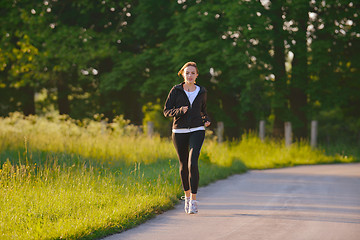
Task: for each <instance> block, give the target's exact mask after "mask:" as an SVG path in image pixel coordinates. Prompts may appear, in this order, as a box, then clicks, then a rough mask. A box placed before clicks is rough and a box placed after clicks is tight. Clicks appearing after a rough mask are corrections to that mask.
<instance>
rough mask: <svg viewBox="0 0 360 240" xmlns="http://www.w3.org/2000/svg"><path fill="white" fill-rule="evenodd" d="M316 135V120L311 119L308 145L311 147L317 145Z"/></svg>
mask: <svg viewBox="0 0 360 240" xmlns="http://www.w3.org/2000/svg"><path fill="white" fill-rule="evenodd" d="M317 135H318V121H316V120H312V121H311V140H310V145H311V147H313V148H315V147H316V145H317Z"/></svg>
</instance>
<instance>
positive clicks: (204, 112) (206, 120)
mask: <svg viewBox="0 0 360 240" xmlns="http://www.w3.org/2000/svg"><path fill="white" fill-rule="evenodd" d="M206 100H207V92H205V93H204V99H203V102H202V104H201V115H202V119H203V122H204V123H205V127H208V126H209V125H210V123H211V121H210V118H209V115H208V114H207V110H206Z"/></svg>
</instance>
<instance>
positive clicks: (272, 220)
mask: <svg viewBox="0 0 360 240" xmlns="http://www.w3.org/2000/svg"><path fill="white" fill-rule="evenodd" d="M198 200H199V201H200V204H199V213H198V214H196V215H187V214H185V212H184V210H183V202H181V203H180V204H178V205H177V206H176V207H175V209H173V210H170V211H167V212H165V213H163V214H161V215H159V216H156V217H155V218H153V219H151V220H149V221H147V222H146V223H144V224H142V225H140V226H138V227H136V228H133V229H130V230H128V231H125V232H122V233H119V234H115V235H112V236H109V237H107V238H105V239H106V240H120V239H121V240H123V239H124V240H134V239H137V240H152V239H156V240H177V239H180V240H193V239H196V240H211V239H226V240H227V239H231V240H233V239H234V240H235V239H236V240H241V239H247V240H256V239H266V240H275V239H276V240H280V239H281V240H300V239H301V240H303V239H304V240H312V239H314V240H315V239H316V240H331V239H334V240H335V239H336V240H337V239H341V240H360V164H337V165H317V166H299V167H293V168H284V169H271V170H263V171H250V172H248V173H246V174H242V175H234V176H232V177H229V178H228V179H225V180H220V181H218V182H215V183H213V184H211V185H208V186H206V187H204V188H200V189H199V191H198Z"/></svg>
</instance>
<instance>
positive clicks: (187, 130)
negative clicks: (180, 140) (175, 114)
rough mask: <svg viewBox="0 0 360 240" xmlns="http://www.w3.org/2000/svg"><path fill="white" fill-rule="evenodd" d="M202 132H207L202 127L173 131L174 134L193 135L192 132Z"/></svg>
mask: <svg viewBox="0 0 360 240" xmlns="http://www.w3.org/2000/svg"><path fill="white" fill-rule="evenodd" d="M200 130H204V131H205V127H204V126H201V127H196V128H177V129H173V130H172V132H173V133H191V132H195V131H200Z"/></svg>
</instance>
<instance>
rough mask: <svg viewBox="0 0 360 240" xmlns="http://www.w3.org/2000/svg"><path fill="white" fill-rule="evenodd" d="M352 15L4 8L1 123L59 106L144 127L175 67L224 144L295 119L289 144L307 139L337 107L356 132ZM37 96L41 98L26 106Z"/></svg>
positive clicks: (173, 5)
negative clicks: (192, 68) (190, 66)
mask: <svg viewBox="0 0 360 240" xmlns="http://www.w3.org/2000/svg"><path fill="white" fill-rule="evenodd" d="M359 7H360V6H359V3H357V2H355V3H354V2H353V1H350V0H329V1H326V2H323V1H309V0H299V1H292V0H291V1H275V0H272V1H228V0H221V1H213V0H211V1H167V0H156V1H155V0H151V1H131V0H130V1H126V2H125V1H115V0H109V1H89V0H79V1H46V2H41V1H40V2H36V3H34V2H33V1H29V0H22V1H15V2H13V1H8V2H6V1H4V2H3V3H1V10H0V11H1V12H0V13H1V14H0V19H1V20H2V21H1V22H2V23H3V24H1V26H0V36H1V37H0V99H1V103H0V114H1V115H2V116H6V115H7V114H9V113H10V112H14V111H23V112H24V113H25V114H35V113H43V112H44V111H46V110H47V109H53V108H55V109H57V110H58V111H59V112H60V113H64V114H68V115H70V116H72V117H73V118H77V119H83V118H89V117H91V116H93V115H94V114H96V113H103V114H104V115H105V116H106V118H108V119H109V121H111V120H112V119H113V118H114V117H115V116H118V115H124V117H125V118H127V119H130V120H131V121H132V123H134V124H137V125H141V123H142V122H143V121H144V119H143V117H144V114H143V111H142V109H143V107H144V106H145V105H146V104H147V103H148V102H153V103H154V102H156V101H157V99H160V102H161V101H164V100H165V98H166V95H167V94H168V91H169V89H170V88H171V87H172V86H173V85H174V84H176V83H179V82H181V81H182V79H181V78H178V77H177V76H176V73H177V71H178V70H179V68H180V67H181V66H182V65H183V64H184V63H185V62H186V61H190V60H193V61H196V62H197V63H198V66H199V69H200V75H199V78H198V83H199V84H201V85H203V86H205V87H206V88H207V90H208V91H209V92H208V108H209V114H210V116H211V117H212V119H214V122H216V121H223V122H225V126H226V127H225V132H226V135H227V137H229V138H232V137H235V138H239V137H240V136H241V134H242V133H243V132H244V131H248V130H254V129H256V128H257V125H258V124H257V123H258V121H259V120H261V119H266V118H268V117H269V116H270V114H273V116H274V123H273V124H272V125H273V126H274V129H275V128H276V127H277V128H281V129H282V128H283V125H282V122H283V121H285V120H291V121H292V122H293V127H294V130H295V135H296V136H299V135H303V137H306V135H307V133H308V132H309V131H308V130H307V129H306V126H307V124H308V122H309V121H310V120H312V119H314V118H317V117H318V115H319V113H320V112H323V111H325V112H326V111H332V109H333V108H339V109H341V116H342V120H343V121H344V122H347V123H349V124H350V125H351V126H352V127H351V129H353V130H354V131H355V132H358V130H359V128H358V123H357V119H358V118H359V111H358V108H357V103H358V102H359V101H360V99H359V96H360V95H359V94H358V92H359V90H360V85H359V81H358V76H359V69H360V65H359V63H360V59H359V54H357V53H358V52H359V49H360V37H359V32H360V25H359V24H358V22H359V14H358V9H359ZM290 52H291V53H293V58H291V57H289V56H290V55H289V54H290ZM291 56H292V55H291ZM285 65H286V66H287V70H286V71H285ZM39 92H47V95H46V96H47V98H48V99H47V100H44V99H43V101H42V102H41V103H40V104H39V103H34V96H35V94H37V93H39ZM334 96H336V97H334ZM46 105H47V106H46ZM52 105H53V107H52ZM39 108H40V109H39ZM35 110H36V111H35ZM215 125H216V124H214V125H213V126H215ZM299 132H300V133H299ZM274 133H275V131H274ZM301 133H302V134H301Z"/></svg>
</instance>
